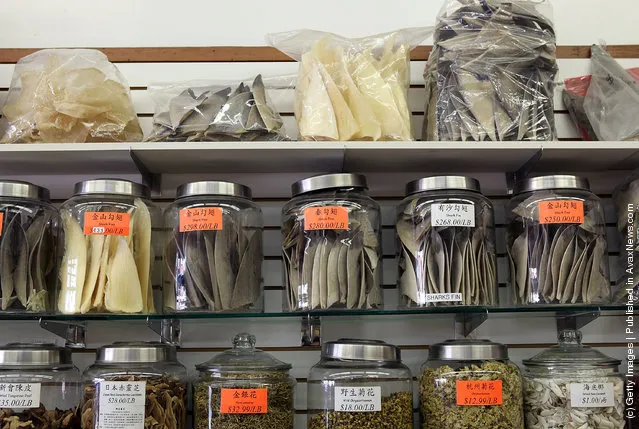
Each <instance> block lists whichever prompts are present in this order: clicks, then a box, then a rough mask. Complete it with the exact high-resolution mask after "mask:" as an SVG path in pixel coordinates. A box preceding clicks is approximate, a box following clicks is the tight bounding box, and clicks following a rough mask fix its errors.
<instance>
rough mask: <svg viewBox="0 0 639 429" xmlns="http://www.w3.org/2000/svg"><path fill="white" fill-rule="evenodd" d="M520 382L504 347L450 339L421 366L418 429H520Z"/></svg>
mask: <svg viewBox="0 0 639 429" xmlns="http://www.w3.org/2000/svg"><path fill="white" fill-rule="evenodd" d="M522 396H523V395H522V380H521V374H520V372H519V369H518V368H517V366H516V365H515V364H513V363H511V362H510V361H509V360H508V350H507V349H506V346H504V345H503V344H498V343H493V342H491V341H488V340H448V341H444V342H443V343H438V344H433V345H432V346H430V349H429V353H428V361H427V362H426V363H425V364H424V365H423V366H422V375H421V378H420V381H419V402H420V409H421V418H422V429H442V428H455V429H486V428H490V429H523V427H524V412H523V397H522Z"/></svg>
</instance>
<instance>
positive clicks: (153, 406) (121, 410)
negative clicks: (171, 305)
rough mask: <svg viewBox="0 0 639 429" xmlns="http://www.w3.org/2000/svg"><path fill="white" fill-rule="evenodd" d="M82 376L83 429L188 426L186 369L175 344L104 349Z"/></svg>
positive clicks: (175, 428) (136, 344)
mask: <svg viewBox="0 0 639 429" xmlns="http://www.w3.org/2000/svg"><path fill="white" fill-rule="evenodd" d="M83 377H84V396H83V398H82V406H81V410H80V412H81V421H82V429H122V428H123V427H124V428H144V429H156V428H166V429H186V406H187V402H186V401H187V382H186V368H185V367H184V366H183V365H182V364H181V363H180V362H178V360H177V352H176V349H175V347H174V346H170V345H168V344H162V343H152V342H149V343H145V342H131V343H114V344H111V345H108V346H103V347H100V348H99V349H98V351H97V358H96V361H95V363H94V364H93V365H91V366H90V367H89V368H87V369H86V371H84V374H83Z"/></svg>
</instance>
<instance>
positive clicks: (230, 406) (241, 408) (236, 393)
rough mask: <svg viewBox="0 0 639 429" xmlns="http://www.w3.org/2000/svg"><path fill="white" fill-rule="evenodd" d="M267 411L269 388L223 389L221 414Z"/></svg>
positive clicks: (261, 412) (260, 412)
mask: <svg viewBox="0 0 639 429" xmlns="http://www.w3.org/2000/svg"><path fill="white" fill-rule="evenodd" d="M267 412H268V389H222V398H221V400H220V414H266V413H267ZM273 429H277V428H273Z"/></svg>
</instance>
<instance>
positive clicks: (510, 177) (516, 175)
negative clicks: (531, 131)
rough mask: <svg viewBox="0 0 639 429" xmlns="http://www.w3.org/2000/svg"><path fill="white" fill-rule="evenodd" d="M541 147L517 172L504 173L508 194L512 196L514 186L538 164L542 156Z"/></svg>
mask: <svg viewBox="0 0 639 429" xmlns="http://www.w3.org/2000/svg"><path fill="white" fill-rule="evenodd" d="M543 151H544V149H543V147H542V148H541V149H539V150H538V151H537V152H535V154H534V155H533V156H532V157H531V158H530V159H529V160H528V161H526V163H525V164H524V165H522V166H521V167H520V168H519V170H517V171H515V172H509V173H506V185H507V187H508V194H512V193H513V192H514V189H515V184H517V183H518V182H519V181H521V180H523V179H525V178H526V177H528V175H529V174H530V172H531V171H532V169H533V168H534V167H535V164H537V163H538V162H539V160H540V159H541V157H542V155H543Z"/></svg>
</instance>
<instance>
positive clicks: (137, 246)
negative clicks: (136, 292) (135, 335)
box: [132, 198, 151, 311]
mask: <svg viewBox="0 0 639 429" xmlns="http://www.w3.org/2000/svg"><path fill="white" fill-rule="evenodd" d="M134 204H135V211H134V212H133V217H134V219H135V221H134V222H132V227H133V232H132V234H133V254H134V256H135V266H136V267H137V272H138V278H139V279H140V286H142V308H143V310H142V311H148V310H149V308H148V307H149V303H148V301H147V297H148V295H149V291H148V290H147V289H148V287H149V276H150V275H151V213H150V212H149V208H148V207H147V206H146V204H145V203H144V201H142V200H141V199H139V198H136V199H135V201H134Z"/></svg>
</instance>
